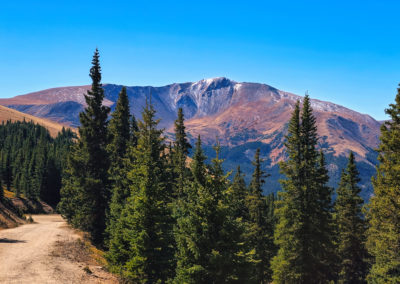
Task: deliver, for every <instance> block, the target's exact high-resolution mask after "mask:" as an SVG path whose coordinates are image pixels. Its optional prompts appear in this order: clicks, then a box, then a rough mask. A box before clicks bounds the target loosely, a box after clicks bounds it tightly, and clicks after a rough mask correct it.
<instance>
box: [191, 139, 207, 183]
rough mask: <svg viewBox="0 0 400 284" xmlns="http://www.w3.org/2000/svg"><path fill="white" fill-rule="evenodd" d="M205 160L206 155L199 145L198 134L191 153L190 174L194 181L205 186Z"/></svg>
mask: <svg viewBox="0 0 400 284" xmlns="http://www.w3.org/2000/svg"><path fill="white" fill-rule="evenodd" d="M206 160H207V157H206V156H205V155H204V152H203V149H202V147H201V138H200V135H199V136H198V138H197V141H196V148H195V151H194V155H193V161H192V163H191V165H190V167H191V169H192V174H193V177H194V179H195V181H196V182H198V183H199V184H200V185H202V186H205V184H206V171H207V167H206V165H205V164H204V162H205V161H206Z"/></svg>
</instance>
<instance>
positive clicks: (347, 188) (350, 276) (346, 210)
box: [335, 152, 368, 283]
mask: <svg viewBox="0 0 400 284" xmlns="http://www.w3.org/2000/svg"><path fill="white" fill-rule="evenodd" d="M359 182H360V178H359V177H358V170H357V167H356V163H355V159H354V154H353V152H351V153H350V155H349V161H348V165H347V168H346V170H345V171H343V172H342V177H341V180H340V184H339V187H338V189H337V199H336V203H335V222H336V226H337V231H338V240H337V242H338V248H337V251H338V256H339V261H340V262H339V283H365V277H366V272H367V268H368V267H367V262H366V261H367V252H366V248H365V241H366V234H365V233H366V222H365V219H364V216H363V214H362V206H363V204H364V201H363V199H362V198H361V197H360V192H361V189H360V187H359V186H358V185H357V184H358V183H359Z"/></svg>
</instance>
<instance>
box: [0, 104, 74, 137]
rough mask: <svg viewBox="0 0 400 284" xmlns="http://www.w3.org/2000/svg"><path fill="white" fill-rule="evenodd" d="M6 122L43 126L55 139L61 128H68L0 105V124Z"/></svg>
mask: <svg viewBox="0 0 400 284" xmlns="http://www.w3.org/2000/svg"><path fill="white" fill-rule="evenodd" d="M8 120H11V121H23V120H25V121H27V122H29V121H32V122H34V123H37V124H40V125H42V126H44V127H45V128H47V130H49V132H50V135H51V136H52V137H56V136H57V134H58V133H59V132H60V131H61V130H62V128H63V127H66V128H68V126H65V125H62V124H60V123H57V122H54V121H51V120H48V119H44V118H39V117H36V116H33V115H30V114H26V113H23V112H19V111H17V110H14V109H11V108H8V107H5V106H2V105H0V123H1V122H6V121H8ZM73 131H76V130H75V129H73Z"/></svg>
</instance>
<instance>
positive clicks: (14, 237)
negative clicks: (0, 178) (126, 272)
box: [0, 215, 118, 284]
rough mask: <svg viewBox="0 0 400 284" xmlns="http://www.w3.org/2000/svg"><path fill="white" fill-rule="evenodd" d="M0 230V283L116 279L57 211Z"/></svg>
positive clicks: (115, 280)
mask: <svg viewBox="0 0 400 284" xmlns="http://www.w3.org/2000/svg"><path fill="white" fill-rule="evenodd" d="M32 217H33V220H34V221H35V222H34V223H32V224H27V225H23V226H19V227H17V228H12V229H6V230H1V231H0V283H29V284H31V283H57V284H59V283H118V281H117V279H116V278H115V277H114V276H113V275H111V274H110V273H108V272H107V271H106V270H105V269H104V268H103V265H102V264H101V262H99V261H98V260H96V259H95V258H96V257H95V256H96V255H97V257H99V258H101V254H99V252H96V251H95V249H94V248H92V247H90V246H89V245H88V244H86V243H85V242H84V241H82V238H81V237H80V236H79V235H78V234H77V233H76V232H75V231H74V230H72V229H71V228H70V227H69V226H68V225H67V224H66V223H65V221H64V220H63V219H62V218H61V216H60V215H33V216H32Z"/></svg>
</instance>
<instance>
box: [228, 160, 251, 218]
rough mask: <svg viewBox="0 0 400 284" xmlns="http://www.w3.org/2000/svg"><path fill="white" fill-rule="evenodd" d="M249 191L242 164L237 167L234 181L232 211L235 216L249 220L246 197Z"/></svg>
mask: <svg viewBox="0 0 400 284" xmlns="http://www.w3.org/2000/svg"><path fill="white" fill-rule="evenodd" d="M248 194H249V191H248V190H247V188H246V182H245V181H244V177H243V173H242V171H241V169H240V166H238V167H237V170H236V174H235V176H234V178H233V182H232V205H231V206H232V211H233V215H234V217H235V218H242V219H243V221H247V220H248V214H249V212H248V210H247V206H246V198H247V195H248Z"/></svg>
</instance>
